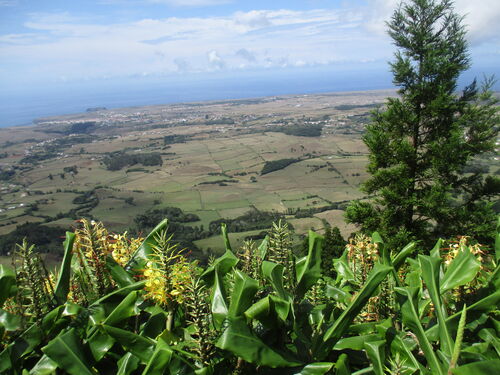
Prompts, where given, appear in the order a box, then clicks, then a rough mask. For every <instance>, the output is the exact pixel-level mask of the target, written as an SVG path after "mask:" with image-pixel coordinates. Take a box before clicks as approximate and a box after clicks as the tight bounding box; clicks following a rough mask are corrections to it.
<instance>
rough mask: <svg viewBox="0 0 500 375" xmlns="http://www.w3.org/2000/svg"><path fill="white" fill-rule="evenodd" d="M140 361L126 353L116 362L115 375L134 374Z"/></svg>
mask: <svg viewBox="0 0 500 375" xmlns="http://www.w3.org/2000/svg"><path fill="white" fill-rule="evenodd" d="M140 363H141V361H140V360H139V358H137V357H136V356H135V355H133V354H132V353H130V352H128V353H127V354H125V355H124V356H123V357H121V358H120V360H119V361H118V371H117V373H116V375H130V374H131V373H132V372H134V371H135V370H136V369H137V367H139V364H140Z"/></svg>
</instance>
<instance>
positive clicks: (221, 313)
mask: <svg viewBox="0 0 500 375" xmlns="http://www.w3.org/2000/svg"><path fill="white" fill-rule="evenodd" d="M210 297H211V301H210V303H211V310H212V316H213V318H214V323H215V325H216V326H217V328H219V327H220V326H221V325H222V322H223V321H224V319H226V317H227V313H228V308H227V302H226V291H225V289H224V285H223V283H222V277H220V276H219V273H218V272H215V281H214V286H213V288H212V293H211V296H210Z"/></svg>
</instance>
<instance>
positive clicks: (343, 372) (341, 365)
mask: <svg viewBox="0 0 500 375" xmlns="http://www.w3.org/2000/svg"><path fill="white" fill-rule="evenodd" d="M348 359H349V357H347V354H345V353H343V354H341V355H340V357H339V359H337V362H335V375H351V371H350V370H349V365H348V362H349V361H348Z"/></svg>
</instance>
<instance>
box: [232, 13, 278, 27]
mask: <svg viewBox="0 0 500 375" xmlns="http://www.w3.org/2000/svg"><path fill="white" fill-rule="evenodd" d="M269 15H270V14H269V12H267V11H263V10H252V11H250V12H236V13H235V14H234V20H235V21H236V23H237V24H240V25H245V26H248V27H250V28H262V27H268V26H271V25H272V23H271V21H270V20H269V18H268V16H269Z"/></svg>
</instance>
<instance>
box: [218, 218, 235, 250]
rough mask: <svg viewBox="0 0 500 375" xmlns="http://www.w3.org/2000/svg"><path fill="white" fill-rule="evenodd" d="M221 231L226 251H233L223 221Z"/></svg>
mask: <svg viewBox="0 0 500 375" xmlns="http://www.w3.org/2000/svg"><path fill="white" fill-rule="evenodd" d="M220 233H221V235H222V239H223V240H224V247H225V248H226V251H231V252H232V251H233V249H231V243H230V242H229V236H228V235H227V228H226V224H225V223H222V224H221V225H220Z"/></svg>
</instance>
